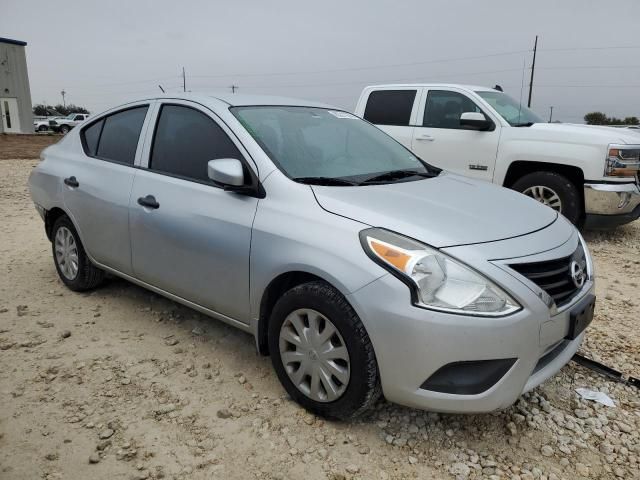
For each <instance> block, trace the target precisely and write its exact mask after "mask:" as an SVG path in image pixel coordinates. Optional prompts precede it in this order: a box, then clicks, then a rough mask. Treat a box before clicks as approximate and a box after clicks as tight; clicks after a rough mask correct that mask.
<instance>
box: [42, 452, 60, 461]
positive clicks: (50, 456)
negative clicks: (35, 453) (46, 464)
mask: <svg viewBox="0 0 640 480" xmlns="http://www.w3.org/2000/svg"><path fill="white" fill-rule="evenodd" d="M58 457H59V456H58V454H57V453H47V454H46V455H45V456H44V458H46V459H47V460H49V461H50V462H53V461H54V460H58Z"/></svg>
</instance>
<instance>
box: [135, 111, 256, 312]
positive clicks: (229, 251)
mask: <svg viewBox="0 0 640 480" xmlns="http://www.w3.org/2000/svg"><path fill="white" fill-rule="evenodd" d="M148 144H149V145H148V147H145V157H148V162H146V161H145V166H146V168H141V169H139V170H138V173H137V175H136V178H135V182H134V186H133V192H132V195H131V202H130V225H131V227H130V230H131V247H132V254H133V269H134V272H135V276H136V277H137V278H139V279H140V280H142V281H144V282H146V283H149V284H151V285H153V286H155V287H157V288H160V289H162V290H165V291H167V292H169V293H172V294H174V295H177V296H179V297H182V298H184V299H186V300H189V301H191V302H194V303H196V304H198V305H200V306H203V307H206V308H208V309H210V310H213V311H215V312H217V313H220V314H223V315H225V316H227V317H230V318H233V319H235V320H239V321H241V322H243V323H249V320H250V311H249V253H250V243H251V228H252V225H253V219H254V217H255V213H256V208H257V205H258V199H257V198H253V197H249V196H246V195H240V194H237V193H232V192H228V191H225V190H224V189H223V188H220V187H219V186H216V185H214V184H213V183H212V182H211V181H210V180H209V178H208V176H207V163H208V161H209V160H213V159H216V158H237V159H239V160H241V161H242V162H243V163H244V165H245V168H246V169H249V168H252V167H251V166H250V165H249V162H248V161H247V160H248V154H247V153H246V151H244V149H243V148H242V146H241V145H240V143H239V142H238V141H237V139H236V138H235V137H234V135H233V134H232V132H231V131H230V130H229V129H228V127H227V126H226V125H225V124H224V123H223V122H222V121H221V120H219V119H218V118H217V117H216V116H215V115H214V114H213V112H211V111H210V110H208V109H206V108H205V107H202V106H200V105H198V104H195V103H192V102H187V101H180V100H172V101H170V102H166V103H162V104H161V105H160V108H159V111H158V114H157V120H156V123H155V131H154V134H153V138H151V137H149V142H148ZM147 151H148V154H147ZM147 163H148V165H147ZM149 197H152V198H153V200H154V201H155V202H156V204H157V205H154V206H152V207H149V206H145V205H142V204H141V203H147V205H148V203H149V202H148V201H146V200H144V199H147V200H149Z"/></svg>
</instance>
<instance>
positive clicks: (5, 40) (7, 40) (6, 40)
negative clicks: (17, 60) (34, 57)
mask: <svg viewBox="0 0 640 480" xmlns="http://www.w3.org/2000/svg"><path fill="white" fill-rule="evenodd" d="M0 43H10V44H12V45H20V46H21V47H24V46H26V45H27V42H23V41H22V40H13V39H11V38H4V37H0Z"/></svg>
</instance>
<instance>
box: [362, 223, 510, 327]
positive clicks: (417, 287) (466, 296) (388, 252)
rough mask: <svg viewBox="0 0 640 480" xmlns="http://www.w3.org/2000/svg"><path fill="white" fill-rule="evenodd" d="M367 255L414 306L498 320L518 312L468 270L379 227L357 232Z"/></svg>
mask: <svg viewBox="0 0 640 480" xmlns="http://www.w3.org/2000/svg"><path fill="white" fill-rule="evenodd" d="M360 241H361V243H362V246H363V248H364V250H365V252H366V253H367V255H368V256H369V257H370V258H371V259H373V260H374V261H375V262H376V263H378V264H380V265H381V266H382V267H384V268H386V269H387V270H389V271H390V272H391V273H393V274H394V275H395V276H397V277H398V278H400V279H401V280H402V281H404V282H405V283H406V284H407V285H408V286H409V287H410V288H411V290H412V297H413V299H414V303H415V304H416V305H418V306H421V307H425V308H430V309H433V310H439V311H444V312H451V313H460V314H467V315H480V316H488V317H498V316H504V315H508V314H510V313H513V312H515V311H517V310H520V308H521V307H520V305H519V304H518V303H517V302H516V301H515V300H514V299H513V298H511V297H510V296H509V295H508V294H507V293H506V292H505V291H504V290H502V289H501V288H500V287H498V286H497V285H495V284H494V283H492V282H491V281H489V280H488V279H487V278H485V277H483V276H482V275H480V274H479V273H477V272H475V271H474V270H472V269H471V268H470V267H468V266H466V265H463V264H462V263H460V262H458V261H456V260H454V259H452V258H450V257H448V256H447V255H445V254H443V253H441V252H440V251H438V250H435V249H433V248H431V247H427V246H426V245H423V244H422V243H419V242H416V241H415V240H412V239H410V238H407V237H404V236H402V235H398V234H397V233H393V232H390V231H388V230H383V229H380V228H370V229H367V230H363V231H362V232H360Z"/></svg>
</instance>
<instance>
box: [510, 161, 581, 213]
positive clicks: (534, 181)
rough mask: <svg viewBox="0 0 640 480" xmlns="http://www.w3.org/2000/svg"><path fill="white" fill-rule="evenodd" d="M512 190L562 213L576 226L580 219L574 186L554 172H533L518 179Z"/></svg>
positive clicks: (576, 190)
mask: <svg viewBox="0 0 640 480" xmlns="http://www.w3.org/2000/svg"><path fill="white" fill-rule="evenodd" d="M511 188H512V189H514V190H517V191H518V192H521V193H523V194H525V195H527V196H529V197H531V198H533V199H534V200H537V201H538V202H540V203H542V204H544V205H547V206H548V207H550V208H553V209H554V210H556V211H558V212H560V213H562V214H563V215H564V216H565V217H567V219H568V220H569V221H570V222H571V223H573V224H578V222H579V221H580V219H581V217H582V202H581V199H580V194H579V193H578V189H577V187H576V185H575V184H574V183H573V182H572V181H571V180H569V179H568V178H567V177H565V176H564V175H561V174H559V173H556V172H533V173H529V174H527V175H524V176H523V177H521V178H519V179H518V180H517V181H516V182H515V183H514V184H513V185H512V186H511Z"/></svg>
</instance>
